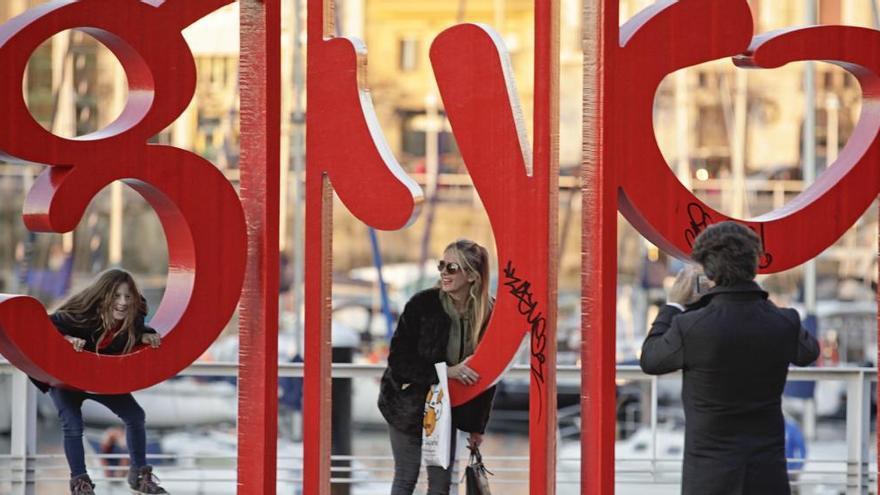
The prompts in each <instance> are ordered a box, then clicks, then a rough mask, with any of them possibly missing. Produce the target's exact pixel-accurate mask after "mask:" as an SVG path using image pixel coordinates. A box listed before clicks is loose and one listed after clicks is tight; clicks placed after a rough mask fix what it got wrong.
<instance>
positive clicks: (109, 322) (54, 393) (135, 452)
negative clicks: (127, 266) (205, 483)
mask: <svg viewBox="0 0 880 495" xmlns="http://www.w3.org/2000/svg"><path fill="white" fill-rule="evenodd" d="M146 315H147V304H146V301H145V300H144V298H143V296H141V293H140V292H139V291H138V288H137V284H135V282H134V279H133V278H132V276H131V275H130V274H129V273H128V272H126V271H124V270H116V269H114V270H108V271H106V272H104V273H103V274H101V275H100V276H99V277H98V279H97V280H95V281H94V282H93V283H92V284H91V285H89V286H88V287H86V288H85V289H83V290H82V291H80V292H78V293H77V294H75V295H73V296H71V297H70V298H69V299H68V300H67V301H65V302H64V303H63V304H62V305H61V307H59V308H58V310H56V311H55V312H54V313H53V314H52V315H51V317H50V318H51V320H52V323H53V324H54V325H55V327H56V328H57V329H58V331H59V332H61V334H62V335H64V338H65V339H66V340H67V341H68V342H70V345H72V346H73V348H74V350H76V351H77V352H95V353H98V354H107V355H120V354H127V353H129V352H131V351H132V350H134V349H135V348H136V347H137V346H139V345H141V344H145V345H149V346H151V347H153V348H156V347H159V345H160V343H161V337H160V336H159V334H158V333H156V331H155V330H153V329H152V328H150V327H148V326H146V324H145V323H144V318H145V317H146ZM37 386H38V387H39V388H40V389H41V390H42V391H43V392H48V393H49V397H51V398H52V402H53V403H54V404H55V408H56V409H57V410H58V418H59V419H60V420H61V429H62V431H63V433H64V455H65V457H66V458H67V463H68V465H69V467H70V493H71V494H73V495H93V494H94V493H95V491H94V488H95V485H94V483H92V480H91V478H89V475H88V473H87V472H86V464H85V451H84V449H83V419H82V403H83V402H84V401H85V400H87V399H91V400H94V401H95V402H98V403H100V404H103V405H104V406H106V407H107V408H108V409H110V410H111V411H113V413H115V414H116V415H117V416H119V418H120V419H122V421H123V422H124V423H125V438H126V444H127V446H128V452H129V456H130V458H131V464H130V466H131V467H130V468H129V472H128V485H129V488H130V489H131V492H132V493H136V494H149V495H154V494H163V493H168V492H166V491H165V490H164V489H163V488H162V487H161V486H159V485H158V483H157V480H156V478H155V476H153V468H152V466H149V465H148V464H147V462H146V447H147V440H146V431H145V415H144V410H143V409H142V408H141V406H140V405H138V403H137V401H136V400H135V399H134V396H132V395H131V394H114V395H105V394H93V393H89V392H83V391H80V390H71V389H67V388H62V387H51V386H49V385H47V384H45V383H37Z"/></svg>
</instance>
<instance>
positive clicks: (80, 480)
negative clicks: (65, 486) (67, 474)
mask: <svg viewBox="0 0 880 495" xmlns="http://www.w3.org/2000/svg"><path fill="white" fill-rule="evenodd" d="M70 494H71V495H95V484H94V483H92V479H91V478H89V475H88V474H81V475H79V476H74V477H73V478H71V479H70Z"/></svg>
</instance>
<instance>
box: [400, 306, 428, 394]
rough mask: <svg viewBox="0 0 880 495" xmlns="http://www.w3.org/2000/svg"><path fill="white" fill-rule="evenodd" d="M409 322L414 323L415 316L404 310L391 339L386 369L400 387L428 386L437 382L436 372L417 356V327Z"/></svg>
mask: <svg viewBox="0 0 880 495" xmlns="http://www.w3.org/2000/svg"><path fill="white" fill-rule="evenodd" d="M410 320H412V322H413V323H414V322H415V320H416V317H415V315H414V314H413V313H412V312H411V311H407V310H406V309H404V311H403V314H401V315H400V319H399V320H398V321H397V329H395V330H394V335H393V336H392V337H391V348H390V350H389V353H388V367H389V368H390V369H391V375H392V377H393V378H394V379H395V380H396V381H398V382H400V383H401V385H403V384H404V383H419V384H423V385H430V384H432V383H434V382H436V381H437V372H436V371H435V370H434V364H433V363H429V362H427V361H425V359H423V358H422V357H421V356H419V351H418V342H419V330H418V327H417V325H413V324H411V323H410Z"/></svg>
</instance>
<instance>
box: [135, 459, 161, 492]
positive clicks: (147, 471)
mask: <svg viewBox="0 0 880 495" xmlns="http://www.w3.org/2000/svg"><path fill="white" fill-rule="evenodd" d="M128 487H129V488H130V489H131V493H136V494H138V495H155V494H163V493H164V494H167V493H168V492H166V491H165V489H164V488H162V487H161V486H159V478H157V477H156V476H155V475H154V474H153V466H141V467H139V468H138V467H134V466H132V467H131V468H129V470H128Z"/></svg>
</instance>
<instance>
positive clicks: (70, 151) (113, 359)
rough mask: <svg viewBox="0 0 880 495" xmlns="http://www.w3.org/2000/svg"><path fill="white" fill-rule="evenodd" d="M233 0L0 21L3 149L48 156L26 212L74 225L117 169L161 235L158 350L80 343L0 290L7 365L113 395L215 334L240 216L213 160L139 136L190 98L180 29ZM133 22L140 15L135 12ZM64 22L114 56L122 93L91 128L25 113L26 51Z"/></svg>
mask: <svg viewBox="0 0 880 495" xmlns="http://www.w3.org/2000/svg"><path fill="white" fill-rule="evenodd" d="M229 1H230V0H208V1H204V0H203V1H198V2H194V1H190V0H167V1H165V2H164V3H162V2H152V3H156V4H157V5H158V6H152V5H150V4H148V3H145V2H140V1H136V0H124V1H120V0H81V1H55V2H49V3H47V4H45V5H42V6H40V7H37V8H34V9H32V10H30V11H28V12H26V13H24V14H23V15H21V16H19V17H16V18H15V19H13V20H11V21H9V22H7V23H6V24H4V25H3V26H2V27H0V67H3V70H4V77H3V78H0V98H3V102H4V104H3V110H4V113H5V115H4V118H3V119H2V120H0V150H2V152H3V153H4V154H5V155H6V156H8V157H11V158H12V159H16V160H22V161H28V162H36V163H42V164H46V165H49V168H48V169H47V170H45V171H44V172H43V173H42V174H41V175H40V176H39V178H38V179H37V181H36V183H35V185H34V187H33V189H32V190H31V191H30V193H29V194H28V196H27V200H26V204H25V206H24V220H25V224H26V225H27V227H28V228H29V229H31V230H34V231H42V232H67V231H70V230H72V229H73V228H75V227H76V225H77V223H78V222H79V219H80V218H81V216H82V214H83V212H84V210H85V208H86V207H87V206H88V204H89V202H90V201H91V199H92V197H94V196H95V194H97V193H98V192H99V191H100V190H101V189H102V188H104V187H106V186H107V185H109V184H110V183H111V182H113V181H115V180H123V181H124V182H125V183H126V184H128V185H129V186H130V187H132V188H134V189H135V190H137V191H138V192H139V193H140V194H141V195H142V196H143V197H144V198H145V199H146V200H147V201H148V202H149V203H150V204H151V205H152V207H153V208H154V209H155V210H156V213H157V214H158V215H159V219H160V220H161V222H162V226H163V228H164V230H165V236H166V238H167V242H168V256H169V268H168V282H167V287H166V289H165V296H164V297H163V299H162V303H161V304H160V305H159V308H158V310H157V311H156V314H155V316H154V317H153V319H152V320H151V321H150V324H151V325H152V326H153V327H155V328H156V330H158V331H159V332H160V333H161V334H163V336H164V342H163V345H162V347H161V348H159V349H142V350H139V351H136V352H134V353H132V354H128V355H125V356H98V355H97V354H92V353H81V354H77V353H75V352H74V350H73V348H72V347H71V346H70V344H68V343H67V342H66V341H65V340H64V339H63V338H62V337H61V334H60V333H58V331H57V330H56V329H55V327H54V326H53V325H52V323H51V322H50V321H49V319H48V317H47V315H46V310H45V308H43V306H42V305H41V304H39V303H38V302H37V301H36V300H35V299H32V298H29V297H24V296H2V302H0V351H2V353H3V355H4V356H6V357H7V358H8V359H9V361H11V362H12V363H13V364H14V365H15V366H16V367H18V368H19V369H21V370H23V371H25V372H26V373H28V374H29V375H31V376H33V377H35V378H37V379H39V380H43V381H45V382H47V383H50V384H53V385H65V386H68V387H73V388H78V389H82V390H89V391H93V392H98V393H105V394H113V393H122V392H129V391H132V390H137V389H140V388H144V387H148V386H150V385H153V384H155V383H158V382H161V381H163V380H165V379H167V378H170V377H172V376H174V375H175V374H177V372H179V371H180V370H182V369H183V368H185V367H186V366H188V365H189V364H190V363H192V362H193V361H194V360H195V359H196V358H198V356H199V355H200V354H201V353H202V352H204V350H205V349H207V347H208V346H209V345H210V344H211V342H213V341H214V339H215V338H216V337H217V335H218V334H219V333H220V331H221V330H222V329H223V327H224V326H225V325H226V323H227V321H228V320H229V318H230V316H231V315H232V312H233V311H234V310H235V306H236V304H237V302H238V298H239V294H240V292H241V286H242V280H243V276H244V266H245V221H244V214H243V213H242V208H241V205H240V203H239V200H238V197H237V196H236V194H235V190H234V189H233V188H232V186H231V184H229V182H228V181H227V180H226V179H225V177H223V174H221V173H220V172H219V171H218V170H217V168H216V167H214V166H213V165H212V164H211V163H210V162H208V161H206V160H204V159H202V158H200V157H198V156H197V155H194V154H192V153H190V152H187V151H184V150H180V149H177V148H172V147H168V146H161V145H151V144H147V140H148V139H149V138H150V137H151V136H154V135H155V134H157V133H158V132H159V131H161V130H162V129H164V128H165V127H166V126H168V125H169V124H170V123H171V122H173V121H174V119H175V118H176V117H177V116H178V115H179V114H180V113H181V112H182V111H183V109H184V108H185V107H186V106H187V105H188V104H189V102H190V100H191V99H192V96H193V92H194V90H195V83H196V71H195V63H194V62H193V57H192V53H191V52H190V50H189V47H188V46H187V44H186V42H185V41H184V39H183V36H182V35H181V32H180V31H181V29H183V28H184V27H186V26H187V25H189V24H191V23H192V22H193V21H195V20H196V19H198V18H200V17H202V16H204V15H206V14H207V13H209V12H211V11H213V10H215V9H217V8H218V7H220V6H222V5H224V4H226V3H229ZM132 19H137V22H132ZM65 29H79V30H81V31H84V32H86V33H88V34H90V35H92V36H94V37H95V38H97V39H98V40H100V41H101V42H102V43H104V44H105V45H106V46H107V47H108V48H109V49H110V50H111V51H112V52H113V53H114V54H115V55H116V56H117V58H119V61H120V62H121V63H122V66H123V68H124V69H125V73H126V76H127V78H128V87H129V99H128V102H127V104H126V106H125V108H124V110H123V111H122V114H121V115H120V116H119V118H118V119H117V120H116V121H115V122H113V123H111V124H110V125H109V126H107V127H106V128H105V129H102V130H100V131H98V132H95V133H92V134H88V135H85V136H81V137H78V138H76V139H66V138H61V137H58V136H55V135H53V134H50V133H49V132H47V131H46V130H44V129H43V128H42V127H40V125H39V124H38V123H37V122H36V121H35V120H34V119H33V117H32V116H31V115H30V113H29V112H28V109H27V106H26V105H25V102H24V98H23V96H22V89H21V85H22V78H23V75H24V69H25V65H26V64H27V61H28V58H29V57H30V55H31V53H32V52H33V51H34V49H36V48H37V46H38V45H39V44H40V43H42V42H43V41H44V40H46V39H48V38H50V37H51V36H52V35H54V34H56V33H58V32H60V31H63V30H65Z"/></svg>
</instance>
